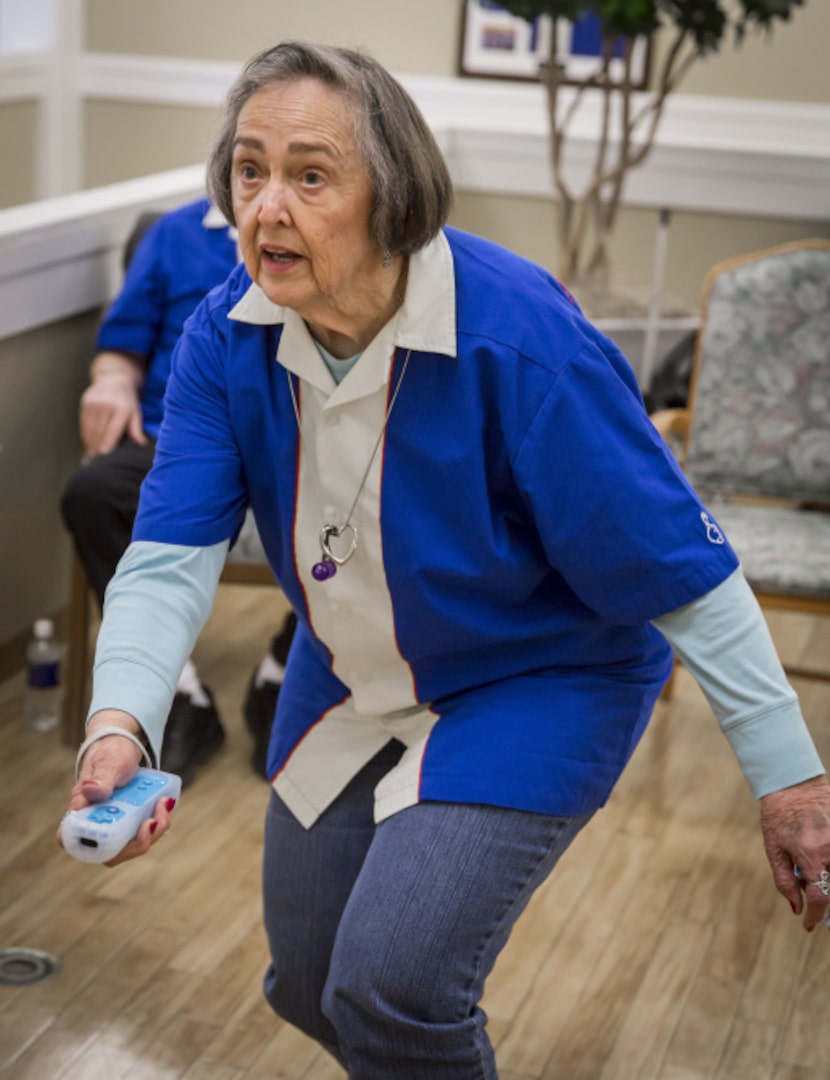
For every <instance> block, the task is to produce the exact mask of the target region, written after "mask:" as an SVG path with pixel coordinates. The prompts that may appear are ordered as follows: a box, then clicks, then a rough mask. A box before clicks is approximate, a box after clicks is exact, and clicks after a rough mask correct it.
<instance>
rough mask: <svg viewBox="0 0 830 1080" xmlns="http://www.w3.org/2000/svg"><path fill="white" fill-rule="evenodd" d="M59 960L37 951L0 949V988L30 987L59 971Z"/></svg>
mask: <svg viewBox="0 0 830 1080" xmlns="http://www.w3.org/2000/svg"><path fill="white" fill-rule="evenodd" d="M60 969H61V965H60V960H58V958H57V957H56V956H50V955H49V953H45V952H40V950H39V949H0V986H31V985H32V983H39V982H43V980H44V979H50V978H51V977H52V976H53V975H57V973H58V972H59V971H60Z"/></svg>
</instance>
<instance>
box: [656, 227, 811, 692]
mask: <svg viewBox="0 0 830 1080" xmlns="http://www.w3.org/2000/svg"><path fill="white" fill-rule="evenodd" d="M652 420H653V421H654V423H655V424H656V426H657V428H658V430H660V431H661V433H662V434H663V435H664V437H666V438H667V439H668V441H669V442H670V443H671V442H672V440H679V450H678V453H679V456H680V458H681V461H682V463H683V467H684V469H685V472H686V475H687V476H688V478H689V479H690V481H691V482H692V484H693V485H694V487H695V488H696V490H697V491H699V492H700V494H701V495H702V496H703V498H704V499H705V501H706V502H707V504H708V506H709V508H710V509H711V512H712V516H713V517H714V518H715V519H716V520H717V523H718V524H719V525H720V527H721V528H722V530H723V531H724V532H725V533H726V535H727V537H728V538H729V541H730V543H731V544H732V546H733V547H734V548H735V551H736V552H737V554H738V556H739V558H740V560H741V565H742V567H743V571H744V574H745V575H746V578H747V580H748V582H749V584H750V586H751V587H752V589H753V590H754V592H755V594H756V595H757V597H758V600H759V601H760V603H761V605H762V606H765V607H770V608H788V609H791V610H796V611H802V612H808V613H812V614H818V615H830V241H824V240H805V241H801V242H797V243H791V244H784V245H781V246H779V247H774V248H770V249H767V250H764V251H759V252H756V253H754V254H751V255H748V256H745V257H743V258H739V259H734V260H731V261H729V262H724V263H719V264H718V265H716V266H715V267H714V268H713V269H712V270H711V271H710V273H709V275H708V277H707V280H706V284H705V287H704V300H703V310H702V313H701V325H700V331H699V334H698V341H697V349H696V355H695V362H694V369H693V372H692V379H691V386H690V393H689V404H688V406H687V407H686V408H685V409H672V410H667V411H665V412H662V413H656V414H655V415H654V416H652ZM787 670H788V671H789V673H790V674H791V675H801V676H806V677H811V678H818V679H823V680H830V671H816V670H812V669H809V670H805V669H803V668H794V667H788V669H787Z"/></svg>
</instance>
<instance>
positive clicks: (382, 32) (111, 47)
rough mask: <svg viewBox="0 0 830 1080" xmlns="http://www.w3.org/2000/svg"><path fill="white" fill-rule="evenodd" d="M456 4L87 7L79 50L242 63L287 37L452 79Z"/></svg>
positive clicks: (156, 1)
mask: <svg viewBox="0 0 830 1080" xmlns="http://www.w3.org/2000/svg"><path fill="white" fill-rule="evenodd" d="M460 10H461V9H460V6H459V5H458V3H457V2H456V0H418V2H417V3H412V2H411V0H348V3H346V2H342V0H341V2H336V0H301V2H300V3H297V2H296V0H234V2H233V3H228V2H227V0H141V3H136V2H135V0H87V28H86V48H87V49H89V50H91V51H95V52H98V51H101V52H126V53H142V54H149V55H153V54H156V55H159V56H187V57H191V58H196V59H212V60H239V61H242V60H246V59H247V58H248V57H249V56H253V54H254V53H257V52H259V51H260V50H261V49H265V48H267V47H268V46H269V45H274V44H276V43H277V42H278V41H281V40H284V39H286V38H292V37H300V38H308V39H313V40H317V41H325V42H329V43H333V44H337V45H348V46H359V47H361V48H365V49H368V50H369V51H370V52H371V53H372V54H373V55H374V56H375V57H376V59H378V60H379V61H380V62H381V63H382V64H385V65H386V67H388V68H390V69H391V70H392V71H396V72H408V73H416V74H437V75H450V74H454V72H455V64H456V50H457V44H456V43H457V38H458V27H459V25H460Z"/></svg>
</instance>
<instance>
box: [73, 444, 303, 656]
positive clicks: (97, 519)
mask: <svg viewBox="0 0 830 1080" xmlns="http://www.w3.org/2000/svg"><path fill="white" fill-rule="evenodd" d="M155 448H156V446H155V442H154V441H152V440H151V441H149V442H148V443H147V444H145V445H143V446H142V445H140V444H139V443H136V442H133V441H132V439H125V440H124V441H123V442H122V443H120V444H119V445H118V446H117V447H116V448H115V449H114V450H112V451H110V453H109V454H99V456H98V457H94V458H91V459H90V461H89V462H87V464H86V465H82V466H81V467H80V468H79V469H78V471H77V472H76V473H75V474H74V475H73V476H72V477H70V479H69V483H68V484H67V485H66V490H65V491H64V493H63V497H62V498H61V512H62V513H63V520H64V522H65V523H66V527H67V529H68V530H69V532H70V533H71V534H72V539H73V540H74V542H75V549H76V550H77V552H78V556H79V558H80V560H81V562H82V563H83V564H84V567H85V569H86V574H87V578H88V579H89V582H90V584H91V586H92V588H93V590H94V592H95V595H96V596H97V597H98V603H99V604H100V606H101V608H102V609H103V607H104V593H105V591H106V588H107V585H108V584H109V581H110V578H111V577H112V576H113V574H114V573H115V570H116V567H117V566H118V561H119V559H120V558H121V556H122V555H123V554H124V552H125V551H126V550H127V547H128V546H129V543H130V540H131V539H132V535H133V522H134V521H135V516H136V513H137V512H138V495H139V492H140V490H141V484H142V481H143V480H144V477H145V476H146V475H147V473H148V472H149V471H150V466H151V465H152V464H153V455H154V453H155ZM296 625H297V620H296V617H295V615H294V613H293V611H292V612H289V613H288V615H286V617H285V621H284V622H283V625H282V629H281V630H280V632H279V633H278V634H277V635H276V636H275V637H274V639H273V641H272V643H271V654H272V655H273V657H274V659H275V660H278V661H279V662H280V663H281V664H283V665H284V664H285V662H286V660H287V658H288V649H289V646H290V645H291V639H292V638H293V636H294V628H295V627H296Z"/></svg>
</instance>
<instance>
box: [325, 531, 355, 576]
mask: <svg viewBox="0 0 830 1080" xmlns="http://www.w3.org/2000/svg"><path fill="white" fill-rule="evenodd" d="M341 536H342V537H344V541H343V544H344V545H345V548H346V550H345V554H343V555H336V554H335V553H334V551H332V549H331V543H330V541H331V540H332V539H335V540H336V539H338V538H339V537H341ZM342 547H343V546H342V545H341V550H342ZM320 549H321V550H322V552H323V555H324V556H325V558H327V559H331V561H332V562H333V563H337V565H338V566H344V565H345V564H346V563H347V562H348V561H349V559H350V558H351V557H352V555H354V553H355V551H356V550H357V528H356V527H355V526H354V525H350V524H346V525H324V526H323V527H322V529H321V530H320Z"/></svg>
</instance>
